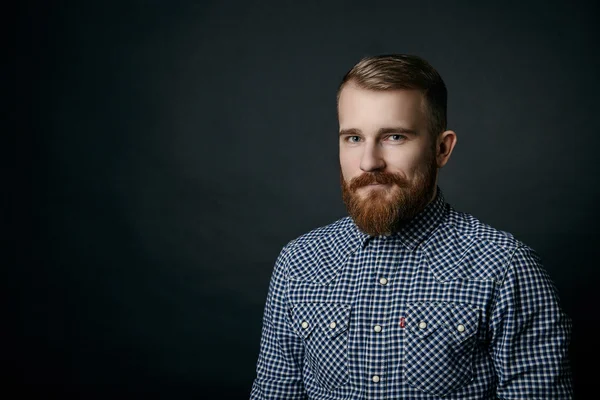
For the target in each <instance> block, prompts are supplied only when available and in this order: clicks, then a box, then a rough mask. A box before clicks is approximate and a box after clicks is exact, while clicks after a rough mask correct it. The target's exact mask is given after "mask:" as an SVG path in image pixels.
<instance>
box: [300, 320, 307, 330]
mask: <svg viewBox="0 0 600 400" xmlns="http://www.w3.org/2000/svg"><path fill="white" fill-rule="evenodd" d="M301 326H302V328H303V329H306V328H308V322H306V321H304V322H303V323H302V325H301Z"/></svg>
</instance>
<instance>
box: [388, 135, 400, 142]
mask: <svg viewBox="0 0 600 400" xmlns="http://www.w3.org/2000/svg"><path fill="white" fill-rule="evenodd" d="M388 139H390V140H391V141H392V142H399V141H400V140H402V139H404V136H403V135H390V136H388Z"/></svg>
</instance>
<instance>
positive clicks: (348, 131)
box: [340, 128, 361, 136]
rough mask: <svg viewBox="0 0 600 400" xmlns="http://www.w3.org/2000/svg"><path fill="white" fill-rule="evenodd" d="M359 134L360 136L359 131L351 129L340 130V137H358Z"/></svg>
mask: <svg viewBox="0 0 600 400" xmlns="http://www.w3.org/2000/svg"><path fill="white" fill-rule="evenodd" d="M360 134H361V131H360V129H355V128H351V129H342V130H340V136H344V135H360Z"/></svg>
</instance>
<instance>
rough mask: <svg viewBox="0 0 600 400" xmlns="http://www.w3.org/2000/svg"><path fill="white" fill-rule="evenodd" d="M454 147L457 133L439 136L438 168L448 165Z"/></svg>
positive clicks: (437, 145) (445, 132)
mask: <svg viewBox="0 0 600 400" xmlns="http://www.w3.org/2000/svg"><path fill="white" fill-rule="evenodd" d="M454 146H456V133H455V132H454V131H444V132H442V133H441V134H440V135H439V136H438V138H437V143H436V146H435V158H436V162H437V166H438V168H442V167H443V166H444V165H446V163H447V162H448V160H449V159H450V155H451V154H452V150H454Z"/></svg>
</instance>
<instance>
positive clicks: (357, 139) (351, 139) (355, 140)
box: [346, 136, 360, 143]
mask: <svg viewBox="0 0 600 400" xmlns="http://www.w3.org/2000/svg"><path fill="white" fill-rule="evenodd" d="M346 140H347V141H348V142H350V143H358V142H360V137H359V136H348V137H347V138H346Z"/></svg>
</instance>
